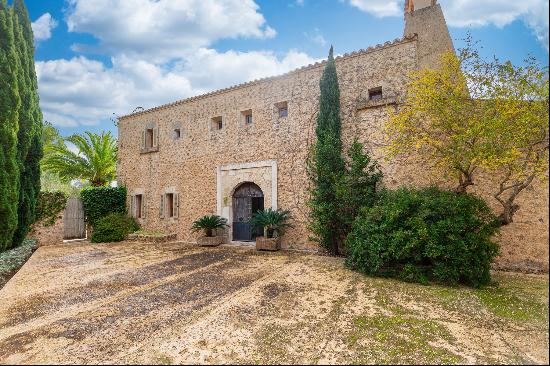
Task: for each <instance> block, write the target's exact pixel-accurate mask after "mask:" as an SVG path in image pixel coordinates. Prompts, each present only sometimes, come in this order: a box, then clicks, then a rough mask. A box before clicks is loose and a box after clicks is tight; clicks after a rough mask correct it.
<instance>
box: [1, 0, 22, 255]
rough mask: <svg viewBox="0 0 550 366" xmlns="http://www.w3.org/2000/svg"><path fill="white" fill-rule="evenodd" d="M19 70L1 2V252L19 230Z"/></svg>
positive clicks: (10, 21)
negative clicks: (17, 229) (17, 228)
mask: <svg viewBox="0 0 550 366" xmlns="http://www.w3.org/2000/svg"><path fill="white" fill-rule="evenodd" d="M19 68H20V65H19V58H18V57H17V52H16V48H15V39H14V34H13V10H12V9H11V8H9V7H8V6H7V2H6V0H0V250H5V249H7V248H10V247H11V246H12V237H13V233H14V231H15V229H16V227H17V208H18V202H19V164H18V163H17V134H18V126H19V113H18V112H19V108H20V106H21V99H20V97H19V93H18V80H17V72H18V69H19Z"/></svg>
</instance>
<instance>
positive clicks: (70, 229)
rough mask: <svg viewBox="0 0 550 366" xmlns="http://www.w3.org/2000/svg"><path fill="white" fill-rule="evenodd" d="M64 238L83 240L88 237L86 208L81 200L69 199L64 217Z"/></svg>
mask: <svg viewBox="0 0 550 366" xmlns="http://www.w3.org/2000/svg"><path fill="white" fill-rule="evenodd" d="M63 231H64V233H63V238H64V239H65V240H67V239H83V238H85V237H86V223H85V222H84V206H83V205H82V201H81V200H80V198H69V200H68V201H67V207H66V208H65V214H64V215H63Z"/></svg>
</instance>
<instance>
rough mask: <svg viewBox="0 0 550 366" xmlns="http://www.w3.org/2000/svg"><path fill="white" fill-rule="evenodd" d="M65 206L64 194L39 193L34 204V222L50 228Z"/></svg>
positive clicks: (65, 198) (65, 196) (65, 197)
mask: <svg viewBox="0 0 550 366" xmlns="http://www.w3.org/2000/svg"><path fill="white" fill-rule="evenodd" d="M66 206H67V195H66V194H65V193H64V192H59V191H58V192H40V194H39V195H38V202H37V204H36V216H35V222H38V223H41V224H42V225H43V226H51V225H53V224H55V221H56V220H57V218H58V217H59V213H60V212H61V211H63V210H64V209H65V207H66Z"/></svg>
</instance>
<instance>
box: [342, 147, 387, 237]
mask: <svg viewBox="0 0 550 366" xmlns="http://www.w3.org/2000/svg"><path fill="white" fill-rule="evenodd" d="M348 156H349V159H348V161H347V162H346V172H345V174H344V175H342V176H341V178H340V180H339V181H338V183H337V185H336V188H335V189H336V197H337V199H338V204H339V206H340V207H339V212H340V214H339V216H340V218H341V222H342V226H341V233H340V236H341V237H342V238H345V237H346V236H347V235H348V233H349V232H350V231H351V228H352V226H353V222H354V221H355V218H356V217H357V215H358V214H359V211H360V210H361V208H362V207H371V206H373V205H374V204H375V202H376V200H377V199H378V188H379V186H380V184H381V182H382V178H383V176H384V175H383V174H382V172H381V171H380V168H379V166H378V164H377V163H376V162H374V161H373V159H372V158H371V156H370V154H369V153H367V152H365V151H364V147H363V144H361V143H360V142H359V141H358V140H357V139H355V140H354V142H353V144H352V145H351V148H350V149H349V151H348Z"/></svg>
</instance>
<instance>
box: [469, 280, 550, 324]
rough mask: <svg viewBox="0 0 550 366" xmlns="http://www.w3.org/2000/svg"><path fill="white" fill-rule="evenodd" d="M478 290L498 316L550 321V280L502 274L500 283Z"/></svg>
mask: <svg viewBox="0 0 550 366" xmlns="http://www.w3.org/2000/svg"><path fill="white" fill-rule="evenodd" d="M474 294H475V295H476V296H477V298H478V299H479V300H480V301H481V303H482V304H483V305H484V306H485V307H486V308H487V309H488V310H489V311H490V312H491V313H493V314H495V315H496V316H498V317H501V318H504V319H509V320H514V321H520V322H525V321H526V322H536V323H547V322H548V282H546V281H544V280H541V279H539V278H523V279H522V280H521V282H520V283H518V282H517V280H516V279H514V278H508V276H501V277H500V278H499V281H498V283H496V284H493V285H491V286H487V287H485V288H482V289H477V290H475V291H474Z"/></svg>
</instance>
